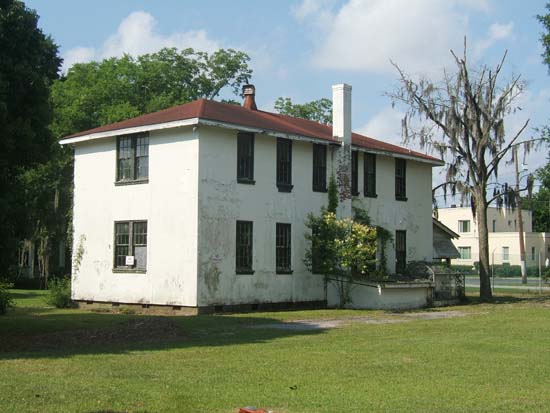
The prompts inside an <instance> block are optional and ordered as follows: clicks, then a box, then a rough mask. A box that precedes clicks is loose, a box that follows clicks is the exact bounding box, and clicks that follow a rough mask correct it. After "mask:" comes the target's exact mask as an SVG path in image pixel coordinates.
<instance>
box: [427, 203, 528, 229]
mask: <svg viewBox="0 0 550 413" xmlns="http://www.w3.org/2000/svg"><path fill="white" fill-rule="evenodd" d="M521 216H522V220H523V231H524V232H532V231H533V220H532V216H531V211H529V210H523V211H521ZM438 219H439V220H440V221H441V222H443V224H445V225H447V226H448V227H449V228H450V229H452V230H453V231H454V232H456V233H457V234H459V235H463V234H464V235H474V236H477V223H476V221H475V219H474V217H473V215H472V209H471V208H470V207H459V208H440V209H439V210H438ZM517 219H518V211H517V210H515V211H512V210H507V209H506V208H502V209H498V208H493V207H490V208H488V210H487V227H488V229H489V232H513V231H517V230H518V222H517ZM460 220H469V221H470V233H471V234H470V233H464V232H459V227H458V221H460ZM493 221H494V222H495V231H493Z"/></svg>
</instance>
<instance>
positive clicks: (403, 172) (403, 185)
mask: <svg viewBox="0 0 550 413" xmlns="http://www.w3.org/2000/svg"><path fill="white" fill-rule="evenodd" d="M395 199H397V200H398V201H406V200H407V161H406V160H405V159H400V158H396V159H395Z"/></svg>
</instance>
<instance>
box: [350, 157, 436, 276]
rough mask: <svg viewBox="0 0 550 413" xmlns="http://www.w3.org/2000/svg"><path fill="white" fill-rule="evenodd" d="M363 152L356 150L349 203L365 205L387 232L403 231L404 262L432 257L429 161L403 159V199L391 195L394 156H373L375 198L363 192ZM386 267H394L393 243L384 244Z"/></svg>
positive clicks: (359, 206)
mask: <svg viewBox="0 0 550 413" xmlns="http://www.w3.org/2000/svg"><path fill="white" fill-rule="evenodd" d="M363 162H364V156H363V154H362V153H360V154H359V162H358V163H359V167H358V170H359V185H358V188H359V192H360V195H359V196H357V197H354V199H353V206H354V207H356V208H362V209H365V210H366V211H367V212H368V214H369V216H370V217H371V219H372V224H373V225H379V226H381V227H383V228H385V229H387V230H388V231H390V232H391V234H392V236H393V238H394V240H395V231H396V230H406V231H407V262H408V261H432V255H433V232H432V168H431V165H429V164H426V163H420V162H416V161H411V160H407V169H406V170H407V201H397V200H396V199H395V159H394V158H392V157H388V156H381V155H377V156H376V192H377V195H378V196H377V197H376V198H369V197H365V196H364V193H363ZM387 258H388V269H389V271H390V272H393V271H395V244H394V243H388V245H387Z"/></svg>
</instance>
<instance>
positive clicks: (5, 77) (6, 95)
mask: <svg viewBox="0 0 550 413" xmlns="http://www.w3.org/2000/svg"><path fill="white" fill-rule="evenodd" d="M37 23H38V15H37V14H36V12H35V11H33V10H30V9H28V8H27V7H25V5H24V4H23V3H22V2H21V1H17V0H1V1H0V136H1V139H2V150H1V151H0V171H1V173H0V228H2V236H1V237H0V276H2V275H8V274H7V272H8V271H9V267H10V265H12V264H14V263H15V262H16V261H17V250H18V245H19V241H20V239H21V238H20V236H21V231H22V227H24V226H25V225H26V223H27V222H26V219H27V217H26V215H27V211H26V209H25V206H24V204H23V198H24V196H23V188H21V186H20V185H18V180H19V177H20V176H21V175H22V174H24V173H25V172H26V171H27V170H29V169H30V168H32V167H34V166H36V165H38V164H40V163H43V162H45V161H46V160H47V159H48V158H49V155H50V153H51V152H50V151H51V148H52V144H53V139H52V135H51V133H50V131H49V129H48V125H49V123H50V120H51V115H52V112H51V107H50V103H49V98H50V85H51V83H52V81H53V80H54V79H55V78H57V72H58V69H59V66H60V64H61V59H60V58H59V57H58V49H57V46H56V45H55V44H54V42H53V41H52V39H51V38H50V37H49V36H46V35H45V34H44V33H43V32H42V31H41V30H40V29H39V28H38V26H37Z"/></svg>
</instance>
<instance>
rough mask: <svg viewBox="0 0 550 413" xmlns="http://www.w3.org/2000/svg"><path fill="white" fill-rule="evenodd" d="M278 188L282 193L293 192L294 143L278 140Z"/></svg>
mask: <svg viewBox="0 0 550 413" xmlns="http://www.w3.org/2000/svg"><path fill="white" fill-rule="evenodd" d="M277 188H279V191H280V192H290V191H291V190H292V141H291V140H290V139H282V138H277Z"/></svg>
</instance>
